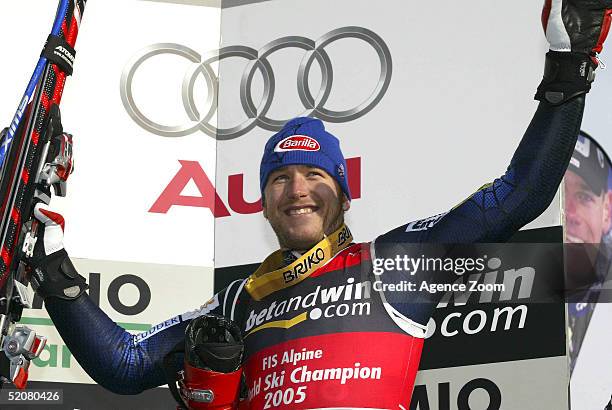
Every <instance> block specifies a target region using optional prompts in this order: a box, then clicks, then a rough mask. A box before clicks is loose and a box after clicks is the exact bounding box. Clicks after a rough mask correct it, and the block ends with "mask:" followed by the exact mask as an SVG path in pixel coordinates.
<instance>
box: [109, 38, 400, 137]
mask: <svg viewBox="0 0 612 410" xmlns="http://www.w3.org/2000/svg"><path fill="white" fill-rule="evenodd" d="M344 38H354V39H358V40H362V41H365V42H366V43H367V44H369V45H370V46H372V47H373V48H374V50H375V51H376V53H377V55H378V58H379V60H380V76H379V77H378V81H377V83H376V86H375V88H374V89H373V90H372V92H371V93H370V94H369V96H368V97H367V98H366V99H365V100H364V101H362V102H361V103H359V104H358V105H357V106H355V107H353V108H350V109H348V110H340V111H338V110H331V109H329V108H326V107H325V104H326V103H327V101H328V99H329V96H330V94H331V90H332V85H333V78H334V73H333V66H332V62H331V59H330V57H329V55H328V53H327V52H326V51H325V47H327V46H328V45H329V44H331V43H333V42H335V41H337V40H340V39H344ZM285 48H298V49H301V50H304V56H303V57H302V59H301V61H300V65H299V69H298V73H297V91H298V95H299V99H300V101H301V104H302V105H303V106H304V111H303V112H301V113H296V115H295V116H311V117H316V118H319V119H321V120H323V121H328V122H334V123H342V122H348V121H352V120H354V119H356V118H359V117H362V116H364V115H365V114H367V113H368V112H369V111H370V110H372V109H373V108H374V107H375V106H376V105H377V104H378V103H379V102H380V100H381V99H382V98H383V96H384V95H385V93H386V91H387V89H388V88H389V83H390V82H391V74H392V61H391V52H390V51H389V48H388V47H387V45H386V44H385V42H384V41H383V39H382V38H381V37H380V36H378V35H377V34H376V33H374V32H373V31H371V30H368V29H366V28H363V27H342V28H339V29H336V30H333V31H330V32H328V33H327V34H325V35H323V36H322V37H320V38H319V39H317V40H315V41H313V40H311V39H308V38H306V37H300V36H288V37H282V38H279V39H277V40H274V41H272V42H270V43H268V44H266V45H264V46H263V47H262V48H260V49H259V50H255V49H254V48H251V47H247V46H241V45H236V46H228V47H223V48H221V49H219V50H215V51H210V52H208V53H205V54H204V55H200V54H198V53H197V52H196V51H195V50H193V49H191V48H189V47H186V46H184V45H181V44H175V43H158V44H152V45H150V46H148V47H145V48H143V49H142V50H140V51H139V52H138V53H136V55H135V56H134V57H133V58H132V59H131V60H130V61H129V62H128V63H127V65H126V66H125V68H124V70H123V73H122V75H121V100H122V101H123V105H124V107H125V109H126V110H127V112H128V114H129V115H130V117H132V119H133V120H134V121H135V122H136V123H137V124H138V125H139V126H141V127H142V128H144V129H145V130H147V131H149V132H152V133H153V134H156V135H160V136H163V137H183V136H186V135H191V134H193V133H195V132H197V131H198V130H199V131H202V132H204V133H205V134H207V135H209V136H211V137H213V138H216V139H218V140H231V139H234V138H238V137H240V136H242V135H244V134H246V133H248V132H249V131H251V130H252V129H253V128H255V127H261V128H263V129H266V130H269V131H278V130H280V129H281V127H282V126H283V124H284V123H285V122H287V121H288V120H289V119H290V118H286V119H274V118H270V117H269V116H268V111H269V109H270V106H271V105H272V102H273V99H274V91H275V77H274V70H273V69H272V65H271V64H270V61H269V60H268V57H269V56H270V55H271V54H272V53H274V52H275V51H278V50H281V49H285ZM162 54H174V55H177V56H180V57H182V58H185V59H187V60H189V61H191V62H192V63H194V66H193V67H192V68H190V69H189V70H188V71H187V72H186V73H185V76H184V78H183V84H182V90H181V91H182V94H181V95H182V102H183V106H184V108H185V112H186V113H187V116H188V117H189V119H190V122H188V123H185V124H182V125H163V124H160V123H158V122H155V121H153V120H152V119H150V118H148V117H147V116H146V115H145V114H143V112H142V111H141V110H140V109H139V108H138V106H137V105H136V103H135V101H134V94H133V90H132V83H133V80H134V76H135V74H136V72H137V71H138V69H139V67H140V66H141V65H142V64H143V63H144V62H145V61H147V60H148V59H150V58H151V57H154V56H157V55H162ZM230 57H239V58H245V59H247V60H249V62H248V64H247V66H246V68H245V70H244V72H243V74H242V77H241V80H240V103H241V105H242V109H243V110H244V113H245V114H246V116H247V119H246V120H245V121H243V122H242V123H240V124H238V125H236V126H233V127H229V128H217V127H216V126H214V125H213V124H211V123H210V120H211V118H213V116H214V114H215V112H216V110H217V100H218V93H219V85H218V82H219V77H218V76H217V75H216V74H215V72H214V70H213V68H212V64H213V63H215V62H217V61H221V60H222V59H225V58H230ZM315 61H316V63H317V64H318V65H319V67H320V69H321V85H320V87H319V90H318V93H317V94H316V96H314V95H313V93H312V92H311V90H310V86H309V82H308V79H309V75H310V69H311V68H312V65H313V63H314V62H315ZM257 72H259V73H261V76H262V78H263V94H262V97H261V100H260V101H259V102H257V103H255V101H253V97H252V84H253V77H254V76H255V73H257ZM200 75H201V76H203V78H204V80H205V82H206V86H207V88H208V95H207V98H206V101H205V104H204V107H202V109H201V110H200V109H198V107H197V106H196V102H195V97H194V94H195V90H194V89H195V83H196V80H197V79H198V77H199V76H200Z"/></svg>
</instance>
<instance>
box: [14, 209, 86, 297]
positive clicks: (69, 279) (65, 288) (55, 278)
mask: <svg viewBox="0 0 612 410" xmlns="http://www.w3.org/2000/svg"><path fill="white" fill-rule="evenodd" d="M34 217H35V218H36V222H37V223H36V224H35V225H36V226H34V227H33V230H34V234H35V238H36V239H35V243H34V247H33V250H32V252H31V254H30V255H29V257H28V258H27V259H26V263H27V265H28V266H29V268H30V270H31V277H30V281H31V283H32V288H34V290H35V291H36V292H37V293H38V294H39V295H40V296H41V297H42V298H43V299H45V300H46V299H47V298H50V297H57V298H60V299H65V300H73V299H76V298H78V297H79V296H81V295H82V294H83V292H85V290H86V289H87V283H86V282H85V278H84V277H82V276H81V275H79V273H78V272H77V271H76V269H75V267H74V265H73V264H72V261H71V260H70V258H69V257H68V253H67V252H66V250H65V249H64V242H63V240H64V217H63V216H62V215H60V214H58V213H55V212H51V211H49V210H48V209H45V208H44V205H43V204H42V203H38V204H36V206H35V207H34Z"/></svg>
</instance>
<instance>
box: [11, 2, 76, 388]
mask: <svg viewBox="0 0 612 410" xmlns="http://www.w3.org/2000/svg"><path fill="white" fill-rule="evenodd" d="M86 1H87V0H60V2H59V5H58V9H57V13H56V16H55V20H54V22H53V27H52V29H51V34H50V35H49V37H48V38H47V41H46V43H45V46H44V48H43V51H42V53H41V56H40V59H39V60H38V63H37V64H36V68H35V69H34V73H33V74H32V77H31V79H30V81H29V83H28V85H27V87H26V91H25V93H24V95H23V97H22V99H21V101H20V103H19V105H18V107H17V111H16V113H15V115H14V117H13V119H12V121H11V123H10V125H9V127H7V128H5V129H4V130H3V131H2V134H1V136H0V351H2V352H3V353H4V354H0V378H1V381H3V382H7V381H9V382H12V383H13V384H14V385H15V386H16V387H18V388H20V389H23V388H25V385H26V383H27V378H28V368H29V364H30V361H31V360H32V359H34V358H35V357H37V356H38V355H39V354H40V353H41V352H42V350H43V348H44V346H45V343H46V338H45V337H43V336H40V335H37V334H36V332H34V331H33V330H32V329H29V328H27V327H25V326H21V325H19V324H18V321H19V320H20V319H21V313H22V311H23V309H24V308H28V307H31V302H30V300H29V296H28V295H29V294H28V292H27V290H26V287H27V283H28V281H27V275H26V273H25V268H24V265H23V263H22V260H23V258H24V256H26V255H27V254H28V253H29V252H31V250H32V249H33V245H34V243H35V240H36V238H35V233H36V221H35V220H33V218H32V212H33V209H34V205H35V204H36V203H37V202H44V203H46V204H48V203H49V202H50V201H51V195H52V194H51V189H52V188H53V191H54V193H55V194H56V195H59V196H64V195H65V194H66V189H65V184H66V179H67V178H68V175H69V174H70V173H71V171H72V136H70V135H68V134H64V133H63V130H62V129H61V121H60V112H59V104H60V102H61V98H62V93H63V91H64V85H65V83H66V78H67V77H68V76H69V75H71V74H72V70H73V63H74V58H75V50H74V46H75V43H76V39H77V35H78V33H79V26H80V24H81V17H82V15H83V11H84V9H85V3H86ZM0 387H1V384H0Z"/></svg>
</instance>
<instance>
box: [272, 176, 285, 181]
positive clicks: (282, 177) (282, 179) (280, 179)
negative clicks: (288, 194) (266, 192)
mask: <svg viewBox="0 0 612 410" xmlns="http://www.w3.org/2000/svg"><path fill="white" fill-rule="evenodd" d="M287 179H289V178H288V177H287V175H278V176H276V177H274V179H273V180H272V182H284V181H286V180H287Z"/></svg>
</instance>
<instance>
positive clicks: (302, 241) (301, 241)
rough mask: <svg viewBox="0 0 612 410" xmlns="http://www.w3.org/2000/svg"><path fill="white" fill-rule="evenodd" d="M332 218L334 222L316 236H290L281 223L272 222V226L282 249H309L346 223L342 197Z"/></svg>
mask: <svg viewBox="0 0 612 410" xmlns="http://www.w3.org/2000/svg"><path fill="white" fill-rule="evenodd" d="M330 219H332V220H333V222H332V223H329V224H327V225H328V226H327V227H325V226H324V227H323V229H322V230H323V231H324V232H321V233H320V234H318V235H316V237H311V238H292V237H290V236H289V235H288V234H287V233H286V232H285V230H284V229H283V228H282V226H280V224H273V223H272V222H270V226H272V229H273V230H274V233H275V234H276V238H277V239H278V243H279V245H280V247H281V249H290V250H295V251H307V250H309V249H311V248H312V247H314V246H315V245H316V244H317V243H319V242H321V240H323V238H324V237H325V236H327V235H330V234H332V233H333V232H335V231H336V230H338V229H339V228H340V227H341V226H342V225H343V224H344V210H343V209H342V199H339V201H338V209H337V211H336V212H335V215H333V216H332V217H331V218H330ZM325 222H326V221H324V224H325Z"/></svg>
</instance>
